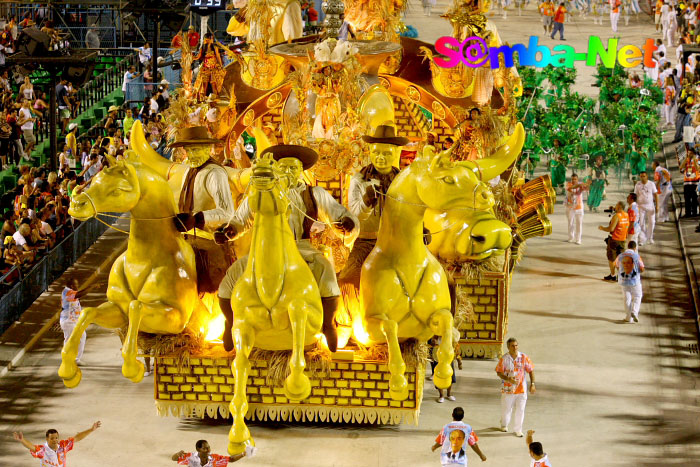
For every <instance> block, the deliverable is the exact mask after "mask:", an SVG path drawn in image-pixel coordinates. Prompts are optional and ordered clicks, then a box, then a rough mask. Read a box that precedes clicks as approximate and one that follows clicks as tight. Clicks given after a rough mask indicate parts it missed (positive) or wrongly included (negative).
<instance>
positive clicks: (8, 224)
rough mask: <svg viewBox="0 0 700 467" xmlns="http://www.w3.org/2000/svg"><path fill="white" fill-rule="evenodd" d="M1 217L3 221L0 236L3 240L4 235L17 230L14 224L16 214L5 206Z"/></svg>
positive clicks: (10, 234)
mask: <svg viewBox="0 0 700 467" xmlns="http://www.w3.org/2000/svg"><path fill="white" fill-rule="evenodd" d="M2 218H3V223H2V229H0V237H2V239H3V240H4V238H5V237H6V236H8V235H9V236H12V235H13V234H14V233H15V232H16V231H17V227H16V226H15V221H16V220H17V216H16V215H15V212H14V211H13V210H11V209H9V208H7V209H5V212H4V214H3V216H2Z"/></svg>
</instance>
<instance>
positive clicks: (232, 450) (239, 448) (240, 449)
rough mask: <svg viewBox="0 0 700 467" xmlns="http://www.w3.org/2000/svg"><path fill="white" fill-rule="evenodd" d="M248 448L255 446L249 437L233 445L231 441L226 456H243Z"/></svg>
mask: <svg viewBox="0 0 700 467" xmlns="http://www.w3.org/2000/svg"><path fill="white" fill-rule="evenodd" d="M248 446H255V441H253V438H252V437H250V438H248V439H246V440H245V441H243V442H241V443H234V442H233V441H229V442H228V455H229V456H235V455H236V454H243V453H244V452H245V448H246V447H248Z"/></svg>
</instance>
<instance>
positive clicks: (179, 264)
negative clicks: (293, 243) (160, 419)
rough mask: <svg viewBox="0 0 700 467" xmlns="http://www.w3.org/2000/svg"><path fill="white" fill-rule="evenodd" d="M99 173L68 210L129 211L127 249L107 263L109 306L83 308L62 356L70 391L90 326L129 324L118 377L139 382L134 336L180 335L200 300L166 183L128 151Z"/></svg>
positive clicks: (83, 215) (89, 213) (79, 214)
mask: <svg viewBox="0 0 700 467" xmlns="http://www.w3.org/2000/svg"><path fill="white" fill-rule="evenodd" d="M107 158H108V160H109V167H107V168H105V169H104V170H102V171H101V172H99V173H98V174H97V175H96V176H95V177H94V178H93V179H92V182H91V184H90V186H89V188H87V189H86V190H84V191H83V192H82V193H80V194H78V195H75V196H74V197H73V199H72V200H71V204H70V208H69V210H68V213H69V214H70V215H71V216H73V217H75V218H76V219H81V220H85V219H89V218H91V217H93V216H96V215H97V214H98V213H101V212H126V211H129V212H130V213H131V224H130V230H129V240H128V246H127V249H126V251H125V252H124V253H122V254H121V255H120V256H119V258H117V260H116V261H115V262H114V264H113V265H112V269H111V271H110V273H109V283H108V288H107V301H106V302H105V303H103V304H101V305H100V306H98V307H88V308H85V309H83V311H82V313H81V314H80V318H79V319H78V323H77V324H76V326H75V329H74V330H73V333H72V334H71V336H70V338H69V339H68V341H67V342H66V344H65V345H64V347H63V351H62V352H61V360H62V362H61V367H60V368H59V370H58V375H59V376H60V377H61V378H62V379H63V383H64V384H65V385H66V386H67V387H75V386H77V385H78V384H79V383H80V379H81V377H82V376H81V371H80V368H78V367H77V366H76V362H75V357H76V355H77V351H78V344H79V343H80V336H81V335H82V334H83V332H84V331H85V330H86V329H87V327H88V325H89V324H90V323H95V324H97V325H99V326H102V327H105V328H112V329H114V328H121V327H123V326H125V325H127V324H128V332H127V335H126V339H125V341H124V344H123V346H122V356H123V358H124V363H123V365H122V374H123V375H124V376H125V377H126V378H128V379H130V380H132V381H133V382H135V383H138V382H139V381H141V379H142V378H143V373H144V366H143V363H141V362H139V361H138V360H136V339H137V335H138V332H139V331H144V332H149V333H154V334H178V333H180V332H182V331H183V329H185V326H186V325H187V324H188V322H189V320H190V317H191V316H192V313H193V311H195V310H196V309H198V307H201V306H203V305H202V304H201V302H200V300H199V297H198V295H197V273H196V270H195V257H194V251H193V250H192V247H191V246H190V245H189V244H188V243H187V242H186V241H185V240H184V239H183V238H182V235H180V233H179V232H178V231H177V230H176V229H175V225H174V223H173V220H172V217H173V216H174V215H175V213H176V211H177V209H176V207H175V202H174V200H173V195H172V192H171V191H170V188H169V187H168V184H167V182H166V181H165V179H163V178H162V177H160V176H159V175H158V174H157V173H155V172H154V171H153V170H152V169H150V168H149V167H147V166H146V165H144V164H142V163H141V162H140V161H139V157H138V155H137V154H136V153H134V152H133V151H128V152H127V159H126V160H121V161H117V160H116V159H115V158H114V157H112V156H107Z"/></svg>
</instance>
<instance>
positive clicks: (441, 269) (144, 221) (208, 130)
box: [59, 0, 555, 454]
mask: <svg viewBox="0 0 700 467" xmlns="http://www.w3.org/2000/svg"><path fill="white" fill-rule="evenodd" d="M324 5H325V13H326V19H325V23H324V29H323V32H322V34H321V35H320V36H305V37H301V30H300V29H299V27H298V24H296V22H295V18H296V17H297V16H295V14H296V13H295V12H296V8H298V4H296V5H295V2H287V3H279V4H278V2H276V1H274V0H249V1H248V4H247V6H246V8H245V10H242V11H243V12H244V13H242V14H239V15H237V16H234V17H233V18H232V20H231V23H230V24H229V28H228V32H229V33H230V34H232V35H237V36H240V35H246V36H247V38H248V42H249V43H250V44H251V46H250V47H249V49H248V50H247V51H245V52H243V53H242V54H234V53H233V52H232V51H231V50H230V49H229V48H228V47H226V46H225V45H223V44H219V43H217V42H216V41H215V40H214V39H213V38H212V37H211V36H209V37H206V38H205V42H204V45H203V47H202V50H200V51H198V52H197V53H196V54H194V53H193V51H190V50H185V49H187V45H186V42H187V41H182V46H183V58H182V60H181V64H182V70H183V71H182V77H183V84H182V87H181V88H180V89H178V91H177V93H176V95H175V96H174V97H173V98H171V106H170V109H168V111H167V112H166V114H165V116H166V119H167V121H168V123H169V125H170V129H171V135H172V143H171V145H170V146H171V147H172V149H173V151H172V157H171V159H170V160H168V159H165V158H163V157H162V156H160V155H159V154H157V153H156V152H155V151H154V150H153V149H152V148H151V147H150V146H149V144H148V143H147V141H146V139H145V137H144V134H143V129H142V128H141V126H140V124H139V123H138V122H137V123H135V124H134V127H133V129H132V134H131V139H130V145H131V148H130V150H129V151H127V152H126V153H125V154H124V155H123V156H121V157H119V158H114V157H111V156H110V157H109V167H107V168H105V169H104V170H102V172H100V173H99V174H98V175H97V176H96V177H95V178H94V180H93V181H92V182H91V184H90V186H89V187H87V188H86V189H85V190H83V191H82V192H81V193H80V194H77V195H75V196H74V198H73V200H72V203H71V208H70V213H71V215H73V216H74V217H76V218H78V219H85V218H89V217H92V216H97V215H99V214H100V213H104V212H111V213H115V212H116V213H129V214H128V217H130V229H129V240H128V247H127V250H126V251H125V252H124V253H123V254H122V255H121V256H120V257H119V258H118V259H117V260H116V261H115V263H114V265H113V267H112V270H111V273H110V277H109V284H108V290H107V296H106V301H105V303H103V304H102V305H100V306H99V307H95V308H86V309H85V310H84V311H83V313H82V314H81V317H80V321H79V323H78V324H77V326H76V329H75V331H74V333H73V335H72V336H71V338H70V339H69V340H68V342H67V343H66V345H65V346H64V349H63V353H62V364H61V367H60V369H59V376H60V377H61V378H62V379H63V381H64V383H65V384H66V386H68V387H75V386H77V385H78V384H79V383H80V380H81V378H82V373H81V369H80V368H78V367H77V366H76V365H75V364H74V360H75V354H76V351H77V345H78V341H79V336H80V335H81V334H82V332H83V330H84V329H85V328H86V327H87V326H88V325H89V324H90V323H95V324H98V325H100V326H103V327H106V328H112V329H116V330H117V331H118V332H119V333H120V336H121V337H122V340H123V346H122V355H123V366H122V373H123V375H124V376H125V377H126V378H129V379H131V380H132V381H134V382H139V381H141V380H142V378H143V374H144V367H143V364H142V363H141V362H140V361H139V360H137V358H136V357H137V355H142V356H143V355H146V356H151V357H153V358H155V362H156V363H155V378H154V391H155V401H156V406H157V409H158V412H159V413H160V414H161V415H175V416H199V417H203V416H210V417H217V416H222V417H229V416H230V417H232V423H233V425H232V428H231V432H230V436H229V440H230V443H229V452H230V453H231V454H234V453H240V452H242V451H243V450H245V447H246V446H247V445H252V444H254V440H253V437H252V436H251V433H250V431H249V430H248V428H247V426H246V420H274V421H297V422H304V421H321V422H333V423H377V424H399V423H416V424H417V423H418V418H419V412H420V404H421V400H422V395H423V386H424V373H425V366H426V361H427V359H428V346H427V345H426V342H427V341H428V340H429V339H431V338H433V337H434V336H435V337H439V342H438V343H437V345H436V351H435V353H434V355H433V358H434V359H435V361H436V363H437V364H436V367H435V373H434V378H433V381H434V383H435V385H436V386H437V387H439V388H446V387H448V386H449V385H450V379H451V376H452V371H453V370H452V360H453V358H454V354H455V352H459V353H461V354H462V355H464V356H467V357H473V358H495V357H497V356H499V355H500V353H501V349H502V344H503V340H504V336H505V334H506V331H507V326H508V294H509V285H510V280H511V277H512V274H513V272H514V269H515V266H516V264H517V262H518V259H519V258H520V256H521V255H522V254H523V245H524V243H525V241H526V240H527V239H528V238H531V237H535V236H543V235H548V234H549V233H551V225H550V223H549V221H548V219H547V214H549V213H551V212H552V209H553V205H554V201H555V198H554V191H553V189H552V186H551V183H550V181H549V177H548V176H544V177H540V178H536V179H532V180H529V181H527V182H526V181H525V179H524V177H523V174H522V173H521V172H519V171H518V170H517V168H516V166H515V164H516V161H517V160H518V157H519V155H520V152H521V148H522V146H523V144H524V139H525V132H524V130H523V127H522V125H521V124H520V123H519V122H518V121H517V109H518V99H519V97H520V95H521V92H522V83H521V81H520V78H519V76H518V73H517V71H516V70H515V68H512V67H511V68H507V67H505V66H504V65H503V64H502V66H501V67H500V68H497V69H493V70H492V69H490V68H488V67H484V68H477V69H473V68H467V67H464V66H462V65H460V66H458V67H455V68H452V69H444V68H440V67H438V66H437V65H436V64H435V62H434V57H435V55H436V52H435V49H434V47H433V45H431V44H428V43H425V42H421V41H419V40H416V39H411V38H406V37H402V36H401V35H400V34H399V31H400V30H401V28H402V22H401V17H402V14H403V11H404V9H405V8H406V5H405V3H404V2H403V1H402V0H383V1H382V2H374V1H372V2H369V1H366V0H360V1H348V3H347V4H346V5H343V3H342V2H340V1H338V0H332V1H328V2H326V3H325V4H324ZM489 7H490V4H489V3H488V2H484V1H483V0H482V1H478V2H477V1H463V0H456V1H455V3H454V5H453V7H452V8H451V9H450V10H449V11H448V12H447V13H446V15H445V19H446V20H447V21H449V22H450V24H451V25H452V29H453V32H452V34H453V35H454V36H455V37H456V38H458V39H460V40H461V39H463V38H465V37H468V36H473V35H478V36H480V37H482V38H483V39H484V40H485V41H487V42H488V44H489V45H491V46H499V45H500V44H501V40H500V37H499V35H498V31H497V30H496V27H495V26H494V25H493V23H491V22H490V21H489V20H488V19H487V17H486V16H485V14H486V13H487V12H488V10H489ZM343 14H344V18H345V21H346V22H347V23H348V24H349V25H350V26H351V27H352V30H353V31H354V34H355V36H356V39H353V40H349V41H345V40H338V39H335V37H337V36H338V32H339V29H340V28H341V26H342V24H343V20H342V17H343ZM268 25H269V26H270V27H267V26H268ZM222 54H228V55H230V56H231V57H232V59H233V61H232V62H231V63H230V64H229V65H228V66H226V67H224V66H223V62H222V60H221V55H222ZM193 59H196V60H199V61H200V62H201V65H200V71H199V76H197V78H196V80H195V81H194V82H193V80H192V77H193V73H192V67H193ZM202 73H205V75H202ZM249 136H252V137H254V138H255V143H256V146H257V156H256V157H255V158H254V160H251V159H250V158H249V157H248V156H247V154H246V152H245V151H244V150H243V141H244V138H248V137H249ZM85 376H86V377H89V375H88V374H86V375H85Z"/></svg>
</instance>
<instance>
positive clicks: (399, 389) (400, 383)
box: [389, 375, 408, 401]
mask: <svg viewBox="0 0 700 467" xmlns="http://www.w3.org/2000/svg"><path fill="white" fill-rule="evenodd" d="M389 395H390V396H391V398H392V399H394V400H395V401H403V400H406V399H407V398H408V383H407V382H406V377H405V376H404V375H393V376H392V377H391V380H390V381H389Z"/></svg>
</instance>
